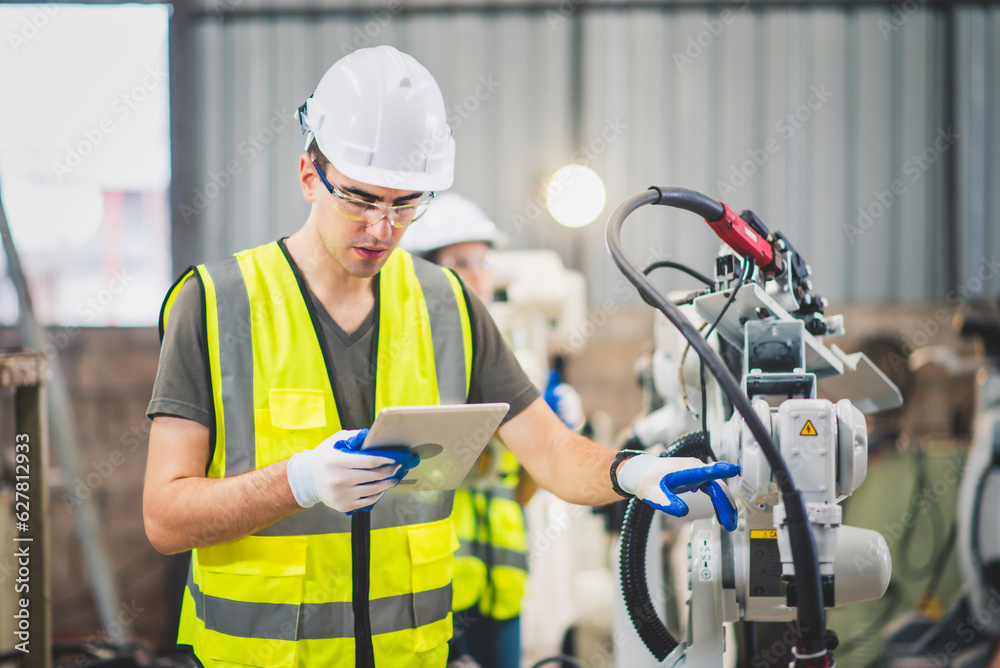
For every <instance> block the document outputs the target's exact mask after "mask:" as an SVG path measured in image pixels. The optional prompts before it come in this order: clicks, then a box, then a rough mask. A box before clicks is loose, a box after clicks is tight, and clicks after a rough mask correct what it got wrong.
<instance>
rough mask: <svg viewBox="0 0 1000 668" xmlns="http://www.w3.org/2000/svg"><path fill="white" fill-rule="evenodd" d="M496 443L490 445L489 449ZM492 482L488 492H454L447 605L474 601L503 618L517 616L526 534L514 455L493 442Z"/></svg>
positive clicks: (458, 608)
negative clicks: (450, 593) (451, 595)
mask: <svg viewBox="0 0 1000 668" xmlns="http://www.w3.org/2000/svg"><path fill="white" fill-rule="evenodd" d="M494 446H495V447H494ZM490 447H494V452H495V453H498V454H499V462H498V464H497V474H498V478H499V479H498V481H497V483H496V484H495V485H494V486H493V487H492V488H490V489H489V490H488V491H477V490H474V489H470V488H468V487H462V488H460V489H458V490H456V492H455V503H454V509H453V510H452V518H454V520H455V530H456V532H457V534H458V541H459V548H458V552H456V553H455V581H454V585H453V591H454V598H453V602H452V609H453V610H454V611H455V612H461V611H463V610H468V609H469V608H471V607H473V606H475V605H477V604H478V607H479V611H480V613H481V614H482V615H484V616H486V617H492V618H493V619H498V620H505V619H511V618H513V617H517V616H518V615H520V614H521V599H522V598H523V597H524V586H525V581H526V580H527V577H528V538H527V532H526V530H525V526H524V513H523V511H522V510H521V506H520V504H518V502H517V486H518V482H519V476H518V470H519V469H520V464H519V463H518V461H517V459H516V458H515V457H514V455H512V454H511V453H510V451H509V450H507V449H506V448H504V447H503V446H502V445H500V444H498V443H491V444H490Z"/></svg>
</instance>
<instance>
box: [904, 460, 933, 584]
mask: <svg viewBox="0 0 1000 668" xmlns="http://www.w3.org/2000/svg"><path fill="white" fill-rule="evenodd" d="M913 458H914V463H915V465H916V469H917V473H916V478H915V479H914V481H913V489H914V493H913V494H911V496H910V503H909V507H908V508H907V511H908V512H909V511H913V512H912V513H911V515H912V516H913V518H914V521H913V523H912V524H910V526H905V525H904V529H905V531H904V533H903V535H902V536H901V537H900V539H899V546H898V549H897V554H898V555H899V556H898V558H897V562H898V565H899V566H900V571H901V574H903V573H904V572H905V574H906V576H907V577H908V578H912V579H913V580H922V579H923V578H925V577H927V576H928V575H930V574H931V573H933V572H934V563H935V559H934V557H933V556H931V557H930V558H929V559H928V560H927V562H926V563H925V564H923V565H921V566H914V565H913V563H912V562H911V561H910V546H911V544H912V541H913V536H914V534H916V525H917V522H916V518H918V517H919V516H920V515H921V514H922V511H921V506H920V503H919V501H918V500H923V499H925V497H926V494H925V490H927V489H928V486H927V453H926V451H924V449H923V447H921V446H920V445H919V444H917V445H916V447H915V448H914V456H913ZM926 511H927V513H928V514H929V515H930V519H931V535H932V536H933V538H932V540H931V545H937V544H938V539H939V537H940V535H941V534H942V533H943V531H942V527H943V525H944V518H943V517H942V516H941V507H940V504H937V503H929V504H927V507H926Z"/></svg>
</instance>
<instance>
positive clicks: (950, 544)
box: [922, 519, 958, 600]
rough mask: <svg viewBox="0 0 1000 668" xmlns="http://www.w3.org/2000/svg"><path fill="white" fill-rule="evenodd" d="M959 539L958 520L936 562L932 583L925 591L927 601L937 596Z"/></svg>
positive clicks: (953, 523)
mask: <svg viewBox="0 0 1000 668" xmlns="http://www.w3.org/2000/svg"><path fill="white" fill-rule="evenodd" d="M957 537H958V520H957V519H956V520H955V521H954V522H952V523H951V529H950V530H949V531H948V537H947V538H945V540H944V546H943V547H942V548H941V551H940V552H938V556H937V559H935V560H934V571H933V575H931V581H930V582H928V583H927V589H925V590H924V595H923V597H922V598H923V599H924V600H927V599H928V598H929V597H931V596H936V595H937V588H938V585H939V584H940V583H941V576H942V575H944V567H945V564H947V563H948V557H950V556H951V551H952V550H953V549H954V548H955V540H956V538H957Z"/></svg>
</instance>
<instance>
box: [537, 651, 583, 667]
mask: <svg viewBox="0 0 1000 668" xmlns="http://www.w3.org/2000/svg"><path fill="white" fill-rule="evenodd" d="M555 662H559V663H568V664H571V665H572V666H573V667H574V668H583V664H582V663H580V662H579V661H577V660H576V659H575V658H573V657H572V656H569V655H568V654H557V655H556V656H550V657H546V658H544V659H542V660H541V661H539V662H538V663H533V664H532V665H531V668H539V667H540V666H544V665H545V664H547V663H555Z"/></svg>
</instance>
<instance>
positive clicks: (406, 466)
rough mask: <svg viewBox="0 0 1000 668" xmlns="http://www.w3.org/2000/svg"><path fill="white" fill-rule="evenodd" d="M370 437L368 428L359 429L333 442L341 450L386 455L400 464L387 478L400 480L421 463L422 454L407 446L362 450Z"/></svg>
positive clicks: (376, 455) (351, 513)
mask: <svg viewBox="0 0 1000 668" xmlns="http://www.w3.org/2000/svg"><path fill="white" fill-rule="evenodd" d="M367 437H368V430H367V429H359V430H358V431H357V433H356V434H354V435H353V436H351V437H350V438H347V439H344V440H342V441H337V442H336V443H334V444H333V447H334V448H335V449H337V450H340V451H341V452H361V453H364V454H366V455H371V456H372V457H385V458H386V459H391V460H392V461H393V462H394V463H396V464H399V470H398V471H396V473H394V474H393V475H391V476H389V477H388V478H385V479H386V480H395V481H396V482H399V481H400V480H402V479H403V477H404V476H406V474H407V473H409V472H410V470H411V469H413V468H414V467H415V466H416V465H417V464H419V463H420V456H419V455H417V454H416V453H415V452H413V451H411V450H410V449H409V448H407V447H399V448H378V449H375V448H372V449H369V450H362V449H361V445H362V444H363V443H364V442H365V438H367ZM374 507H375V504H374V503H373V504H371V505H370V506H365V507H364V508H358V509H357V510H367V511H370V510H371V509H372V508H374ZM353 514H354V511H353V510H351V511H348V512H347V515H348V516H350V515H353Z"/></svg>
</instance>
